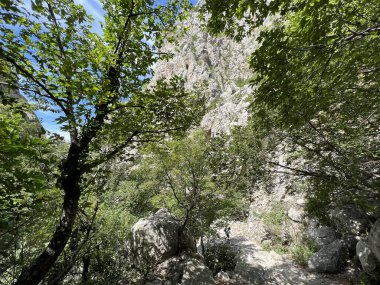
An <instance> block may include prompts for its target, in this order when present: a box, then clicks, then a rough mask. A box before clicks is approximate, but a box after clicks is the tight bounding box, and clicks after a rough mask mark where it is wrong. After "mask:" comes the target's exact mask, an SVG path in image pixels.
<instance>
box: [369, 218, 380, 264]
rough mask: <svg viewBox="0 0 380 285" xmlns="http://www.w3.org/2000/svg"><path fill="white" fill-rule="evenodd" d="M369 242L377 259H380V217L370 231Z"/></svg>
mask: <svg viewBox="0 0 380 285" xmlns="http://www.w3.org/2000/svg"><path fill="white" fill-rule="evenodd" d="M368 244H369V246H370V248H371V250H372V251H373V253H374V255H375V256H376V257H377V260H378V261H380V219H378V220H377V221H376V222H375V224H374V225H373V226H372V228H371V231H370V232H369V235H368Z"/></svg>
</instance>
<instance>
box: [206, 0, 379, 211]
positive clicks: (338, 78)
mask: <svg viewBox="0 0 380 285" xmlns="http://www.w3.org/2000/svg"><path fill="white" fill-rule="evenodd" d="M379 9H380V7H379V5H378V4H377V3H376V1H361V0H356V1H349V2H347V1H340V0H309V1H291V0H289V1H276V0H275V1H269V2H268V1H261V0H258V1H240V0H236V1H235V0H233V1H223V3H220V1H215V0H207V1H206V4H205V6H204V7H203V10H204V11H207V12H209V13H211V18H210V21H209V22H208V28H209V29H210V31H211V32H213V33H220V32H226V33H227V34H229V35H230V36H233V37H235V38H236V39H238V40H239V39H241V38H242V37H243V36H245V35H246V34H250V33H259V37H258V41H259V42H260V46H259V48H258V49H257V50H256V51H255V52H254V53H253V54H252V56H251V57H250V64H251V67H252V69H253V70H254V71H255V73H256V77H255V78H254V79H253V80H252V84H254V85H256V86H257V89H256V91H255V92H254V94H253V96H252V104H251V113H252V117H251V122H250V125H251V126H250V128H251V129H252V127H253V126H254V128H256V129H257V130H259V131H260V133H262V131H263V130H267V137H269V136H270V138H271V139H272V140H277V142H278V145H279V144H281V143H285V144H287V145H288V149H289V152H288V154H290V156H289V160H290V161H292V160H293V161H294V160H295V159H297V157H298V158H299V157H300V156H301V157H303V158H304V159H306V163H304V164H303V165H304V167H303V168H298V167H292V166H291V163H289V164H287V165H280V166H281V167H283V169H284V170H285V171H288V172H290V173H293V174H296V175H303V176H308V177H310V178H312V180H313V181H314V186H315V191H314V192H312V193H310V198H311V201H313V203H316V204H315V205H314V206H313V208H314V209H316V210H318V212H319V214H326V211H324V210H323V209H325V206H326V205H328V204H330V203H331V202H333V201H337V202H338V203H339V202H340V203H346V202H348V201H355V202H356V203H358V204H361V205H362V206H365V207H367V208H368V206H369V208H370V207H371V200H373V199H374V198H376V197H379V194H380V193H379V192H378V190H376V189H379V179H378V174H377V173H378V169H379V167H380V160H379V155H380V154H379V148H378V144H379V128H378V126H379V121H380V114H379V107H380V106H379V100H378V98H379V83H380V82H379V78H380V76H379V75H380V74H379V72H380V69H379V62H380V60H379V59H380V58H379V46H380V45H379V43H380V35H379V31H380V25H379V20H378V16H377V15H378V14H379V12H380V10H379ZM270 163H273V162H270ZM321 206H324V207H321Z"/></svg>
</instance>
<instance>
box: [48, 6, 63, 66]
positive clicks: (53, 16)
mask: <svg viewBox="0 0 380 285" xmlns="http://www.w3.org/2000/svg"><path fill="white" fill-rule="evenodd" d="M48 9H49V14H50V16H51V18H52V20H53V23H54V25H55V27H56V28H57V32H56V35H55V38H56V39H57V44H58V47H59V51H60V53H61V58H62V59H64V58H65V50H64V48H63V44H62V41H61V37H60V35H59V28H60V26H59V25H58V22H57V19H56V17H55V14H54V9H53V7H52V6H51V4H50V3H48Z"/></svg>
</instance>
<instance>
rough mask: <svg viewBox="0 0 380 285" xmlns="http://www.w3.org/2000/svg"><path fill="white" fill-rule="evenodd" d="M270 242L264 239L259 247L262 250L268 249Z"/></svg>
mask: <svg viewBox="0 0 380 285" xmlns="http://www.w3.org/2000/svg"><path fill="white" fill-rule="evenodd" d="M272 243H273V242H272V240H270V239H264V240H263V241H262V242H261V246H262V247H263V248H270V247H271V246H272Z"/></svg>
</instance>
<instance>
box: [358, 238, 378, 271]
mask: <svg viewBox="0 0 380 285" xmlns="http://www.w3.org/2000/svg"><path fill="white" fill-rule="evenodd" d="M356 255H357V256H358V257H359V260H360V263H361V265H362V267H363V270H364V271H365V272H366V273H368V274H370V275H373V274H374V273H375V272H376V271H377V272H380V263H379V261H378V260H377V258H376V256H375V255H374V253H373V252H372V250H371V248H370V247H369V244H368V240H367V239H363V240H361V241H359V242H358V243H357V245H356Z"/></svg>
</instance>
